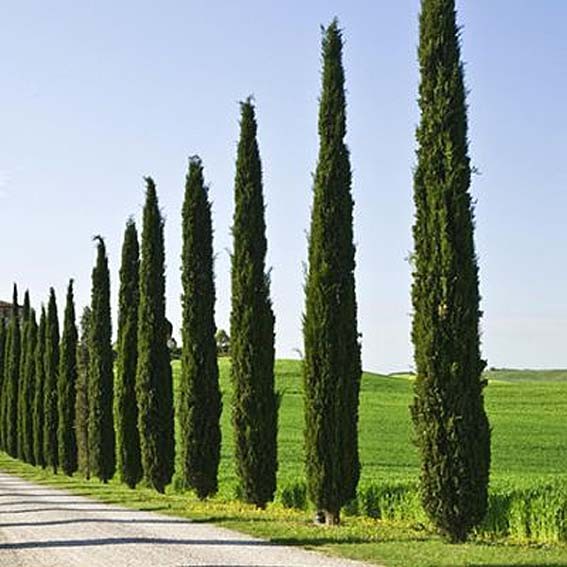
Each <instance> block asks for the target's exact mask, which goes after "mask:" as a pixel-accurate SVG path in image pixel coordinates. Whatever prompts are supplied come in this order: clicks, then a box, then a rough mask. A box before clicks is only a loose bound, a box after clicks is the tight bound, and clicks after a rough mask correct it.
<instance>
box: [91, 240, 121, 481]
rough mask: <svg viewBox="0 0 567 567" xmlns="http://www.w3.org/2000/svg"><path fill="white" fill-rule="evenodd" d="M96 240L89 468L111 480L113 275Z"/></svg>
mask: <svg viewBox="0 0 567 567" xmlns="http://www.w3.org/2000/svg"><path fill="white" fill-rule="evenodd" d="M94 240H95V241H96V242H97V258H96V264H95V266H94V268H93V272H92V293H91V321H90V337H89V348H90V351H89V386H88V397H89V424H88V428H89V429H88V442H89V468H90V472H91V473H92V474H94V475H95V476H97V477H98V478H100V480H102V481H103V482H107V481H108V480H109V479H110V478H112V475H113V474H114V471H115V469H116V457H115V438H114V420H113V413H112V411H113V408H112V405H113V390H114V388H113V386H114V373H113V356H112V342H111V337H112V328H111V320H110V274H109V271H108V259H107V256H106V247H105V245H104V240H103V239H102V238H101V237H100V236H96V237H95V239H94Z"/></svg>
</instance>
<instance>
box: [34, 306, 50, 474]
mask: <svg viewBox="0 0 567 567" xmlns="http://www.w3.org/2000/svg"><path fill="white" fill-rule="evenodd" d="M46 333H47V315H46V313H45V308H44V307H43V306H42V307H41V316H40V318H39V328H38V331H37V341H36V345H35V389H34V397H33V410H32V414H33V415H32V419H33V454H34V460H35V464H36V465H38V466H40V467H42V468H45V466H46V464H47V463H46V460H45V447H44V442H43V434H44V429H45V410H44V404H45V345H46V342H47V341H46Z"/></svg>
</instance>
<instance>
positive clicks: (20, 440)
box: [16, 290, 31, 461]
mask: <svg viewBox="0 0 567 567" xmlns="http://www.w3.org/2000/svg"><path fill="white" fill-rule="evenodd" d="M30 315H31V303H30V293H29V291H28V290H26V292H25V294H24V305H23V308H22V314H21V317H20V361H19V370H18V393H17V396H18V398H17V400H16V404H17V408H16V456H17V458H18V459H20V460H22V461H24V460H25V457H24V428H25V425H24V421H25V413H24V412H25V400H26V397H27V384H26V377H25V361H26V352H27V348H28V345H27V343H28V333H29V322H30Z"/></svg>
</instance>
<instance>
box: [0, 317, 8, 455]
mask: <svg viewBox="0 0 567 567" xmlns="http://www.w3.org/2000/svg"><path fill="white" fill-rule="evenodd" d="M6 335H7V330H6V323H5V322H4V319H3V318H0V449H2V450H3V449H4V445H3V442H2V437H3V433H4V421H3V417H2V416H3V410H2V408H3V405H4V371H5V360H6V358H7V357H6V352H5V349H6Z"/></svg>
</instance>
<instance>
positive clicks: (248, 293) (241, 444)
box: [230, 98, 278, 508]
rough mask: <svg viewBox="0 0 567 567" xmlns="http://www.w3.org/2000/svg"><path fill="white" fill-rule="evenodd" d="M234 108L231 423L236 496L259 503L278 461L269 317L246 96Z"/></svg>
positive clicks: (251, 112) (270, 490) (252, 125)
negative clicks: (236, 127) (236, 122)
mask: <svg viewBox="0 0 567 567" xmlns="http://www.w3.org/2000/svg"><path fill="white" fill-rule="evenodd" d="M240 109H241V118H240V140H239V142H238V149H237V158H236V177H235V183H234V199H235V210H234V219H233V226H232V234H233V242H234V251H233V254H232V267H231V272H232V273H231V277H232V311H231V317H230V328H231V333H230V334H231V353H232V366H231V377H232V383H233V389H234V399H233V414H232V421H233V426H234V432H235V452H236V462H237V473H238V477H239V481H240V488H241V492H242V496H243V498H244V500H245V501H247V502H250V503H252V504H255V505H256V506H258V507H261V508H263V507H264V506H265V505H266V503H267V502H269V501H271V500H272V499H273V497H274V493H275V490H276V472H277V466H278V463H277V429H278V396H277V394H276V392H275V389H274V314H273V311H272V303H271V300H270V281H269V275H268V274H267V273H266V271H265V258H266V249H267V241H266V224H265V220H264V208H265V207H264V197H263V193H262V166H261V162H260V152H259V149H258V142H257V139H256V132H257V125H256V118H255V109H254V105H253V103H252V100H251V99H250V98H249V99H248V100H246V101H245V102H243V103H241V105H240Z"/></svg>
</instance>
